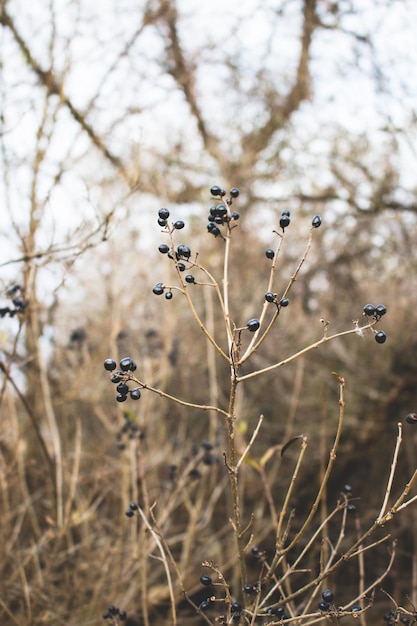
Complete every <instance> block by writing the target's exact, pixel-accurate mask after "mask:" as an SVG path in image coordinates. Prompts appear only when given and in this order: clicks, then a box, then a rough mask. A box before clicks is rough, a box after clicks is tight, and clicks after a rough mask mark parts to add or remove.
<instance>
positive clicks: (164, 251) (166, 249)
mask: <svg viewBox="0 0 417 626" xmlns="http://www.w3.org/2000/svg"><path fill="white" fill-rule="evenodd" d="M158 250H159V252H160V253H161V254H167V253H168V252H169V246H168V244H166V243H161V245H160V246H158Z"/></svg>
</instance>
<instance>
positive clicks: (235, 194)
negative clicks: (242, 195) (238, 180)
mask: <svg viewBox="0 0 417 626" xmlns="http://www.w3.org/2000/svg"><path fill="white" fill-rule="evenodd" d="M230 195H231V196H232V198H237V197H238V195H239V189H238V188H237V187H233V188H232V189H231V190H230Z"/></svg>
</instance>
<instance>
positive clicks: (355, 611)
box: [350, 604, 362, 613]
mask: <svg viewBox="0 0 417 626" xmlns="http://www.w3.org/2000/svg"><path fill="white" fill-rule="evenodd" d="M350 610H351V611H352V613H357V612H358V611H362V607H361V606H360V605H359V604H354V605H353V606H352V607H351V609H350Z"/></svg>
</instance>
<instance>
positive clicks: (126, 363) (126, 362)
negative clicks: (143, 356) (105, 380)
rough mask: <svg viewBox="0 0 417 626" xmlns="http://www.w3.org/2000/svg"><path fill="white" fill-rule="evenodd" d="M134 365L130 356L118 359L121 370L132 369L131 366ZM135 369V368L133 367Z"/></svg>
mask: <svg viewBox="0 0 417 626" xmlns="http://www.w3.org/2000/svg"><path fill="white" fill-rule="evenodd" d="M133 367H134V362H133V359H131V358H130V356H128V357H126V358H124V359H122V360H121V361H120V369H121V370H122V371H123V372H128V371H129V370H130V371H132V368H133ZM135 369H136V368H135Z"/></svg>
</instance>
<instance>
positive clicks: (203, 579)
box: [200, 574, 211, 587]
mask: <svg viewBox="0 0 417 626" xmlns="http://www.w3.org/2000/svg"><path fill="white" fill-rule="evenodd" d="M200 582H201V584H202V585H204V586H205V587H209V586H210V585H211V576H208V574H202V575H201V576H200Z"/></svg>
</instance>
